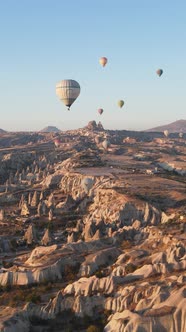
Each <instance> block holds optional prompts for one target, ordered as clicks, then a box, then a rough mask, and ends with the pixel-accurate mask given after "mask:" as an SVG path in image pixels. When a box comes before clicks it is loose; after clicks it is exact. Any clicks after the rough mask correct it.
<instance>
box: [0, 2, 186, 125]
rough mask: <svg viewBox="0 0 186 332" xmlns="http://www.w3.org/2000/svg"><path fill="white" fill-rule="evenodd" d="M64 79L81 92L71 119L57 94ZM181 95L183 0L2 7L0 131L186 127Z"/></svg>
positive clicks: (185, 40)
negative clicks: (91, 125) (98, 125)
mask: <svg viewBox="0 0 186 332" xmlns="http://www.w3.org/2000/svg"><path fill="white" fill-rule="evenodd" d="M101 56H106V57H107V58H108V65H107V66H106V67H105V68H102V67H101V66H100V65H99V58H100V57H101ZM158 68H162V69H163V70H164V74H163V75H162V76H161V78H159V77H158V76H157V75H156V69H158ZM62 79H75V80H76V81H78V82H79V83H80V85H81V94H80V96H79V97H78V99H77V100H76V102H75V103H74V104H73V105H72V107H71V111H70V112H68V111H67V110H66V107H65V106H64V105H63V104H62V102H60V101H59V100H58V98H57V96H56V94H55V85H56V83H57V82H58V81H60V80H62ZM185 89H186V1H185V0H183V1H182V0H181V1H180V0H178V1H175V0H99V1H98V0H55V1H54V0H29V1H27V0H4V1H3V0H2V1H0V115H1V117H0V128H2V129H5V130H11V131H14V130H39V129H42V128H43V127H45V126H47V125H54V126H57V127H58V128H60V129H62V130H66V129H73V128H80V127H83V126H85V125H86V124H87V123H88V121H90V120H96V121H99V120H101V121H102V123H103V125H104V127H105V128H107V129H136V130H142V129H147V128H150V127H154V126H157V125H161V124H166V123H169V122H173V121H176V120H178V119H186V90H185ZM119 99H124V101H125V105H124V107H123V108H122V109H119V108H118V107H117V101H118V100H119ZM98 108H103V109H104V113H103V115H102V116H100V115H98V114H97V109H98Z"/></svg>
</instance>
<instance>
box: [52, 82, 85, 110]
mask: <svg viewBox="0 0 186 332" xmlns="http://www.w3.org/2000/svg"><path fill="white" fill-rule="evenodd" d="M56 94H57V96H58V97H59V99H60V100H62V102H63V103H64V104H65V105H66V106H67V107H68V109H70V106H71V105H72V104H73V103H74V102H75V100H76V99H77V97H78V96H79V94H80V85H79V83H78V82H76V81H74V80H63V81H60V82H59V83H57V84H56Z"/></svg>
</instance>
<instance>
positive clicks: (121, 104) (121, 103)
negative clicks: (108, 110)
mask: <svg viewBox="0 0 186 332" xmlns="http://www.w3.org/2000/svg"><path fill="white" fill-rule="evenodd" d="M123 105H124V101H123V100H119V101H118V106H119V107H120V108H122V107H123Z"/></svg>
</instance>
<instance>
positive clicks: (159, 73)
mask: <svg viewBox="0 0 186 332" xmlns="http://www.w3.org/2000/svg"><path fill="white" fill-rule="evenodd" d="M156 74H157V75H158V76H159V77H160V76H161V75H162V74H163V69H158V70H156Z"/></svg>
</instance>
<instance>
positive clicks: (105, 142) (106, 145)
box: [102, 139, 110, 150]
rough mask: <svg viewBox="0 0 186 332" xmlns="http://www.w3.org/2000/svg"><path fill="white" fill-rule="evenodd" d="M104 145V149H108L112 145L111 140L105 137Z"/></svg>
mask: <svg viewBox="0 0 186 332" xmlns="http://www.w3.org/2000/svg"><path fill="white" fill-rule="evenodd" d="M102 145H103V147H104V149H105V150H107V149H108V147H109V146H110V142H109V140H108V139H105V140H104V141H103V143H102Z"/></svg>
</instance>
